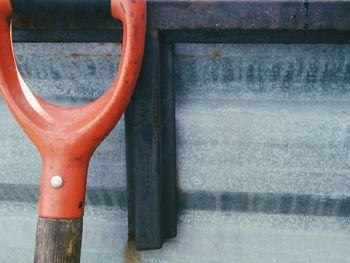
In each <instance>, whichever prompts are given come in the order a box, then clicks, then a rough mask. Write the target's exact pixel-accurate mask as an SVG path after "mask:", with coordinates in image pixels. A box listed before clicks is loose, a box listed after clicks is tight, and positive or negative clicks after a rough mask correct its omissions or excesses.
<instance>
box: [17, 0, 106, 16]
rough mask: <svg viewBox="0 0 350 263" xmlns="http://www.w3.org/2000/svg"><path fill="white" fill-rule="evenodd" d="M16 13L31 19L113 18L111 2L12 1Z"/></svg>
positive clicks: (84, 0)
mask: <svg viewBox="0 0 350 263" xmlns="http://www.w3.org/2000/svg"><path fill="white" fill-rule="evenodd" d="M10 1H11V5H12V8H13V10H14V12H15V13H16V14H18V15H22V16H27V17H31V18H33V19H34V18H38V17H40V18H45V19H52V18H53V19H55V18H59V19H61V20H67V19H68V20H69V19H71V18H91V17H93V18H96V17H99V18H110V19H111V18H112V17H111V4H110V0H74V1H72V0H10Z"/></svg>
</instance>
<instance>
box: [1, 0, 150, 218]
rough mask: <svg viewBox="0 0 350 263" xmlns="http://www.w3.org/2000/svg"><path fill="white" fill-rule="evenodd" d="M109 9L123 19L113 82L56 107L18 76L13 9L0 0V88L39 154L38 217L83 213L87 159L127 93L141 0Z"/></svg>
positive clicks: (139, 42) (133, 73)
mask: <svg viewBox="0 0 350 263" xmlns="http://www.w3.org/2000/svg"><path fill="white" fill-rule="evenodd" d="M111 12H112V16H113V18H115V19H118V20H121V21H122V23H123V48H122V55H121V61H120V65H119V70H118V74H117V76H116V78H115V80H114V82H113V84H112V85H111V87H110V88H109V89H108V90H107V92H106V93H105V94H104V95H103V96H102V97H100V98H99V99H97V100H96V101H94V102H92V103H90V104H88V105H85V106H82V107H59V106H56V105H52V104H49V103H47V102H45V101H44V100H43V99H41V98H40V97H38V96H37V95H35V94H33V93H32V92H31V91H30V89H29V88H28V87H27V85H26V84H25V82H24V81H23V79H22V77H21V75H20V73H19V71H18V69H17V66H16V62H15V58H14V54H13V46H12V34H11V30H12V29H11V28H12V27H11V23H12V14H13V10H12V7H11V3H10V0H0V92H1V94H2V96H3V98H4V100H5V102H6V104H7V105H8V107H9V108H10V110H11V112H12V114H13V115H14V117H15V118H16V120H17V121H18V123H19V124H20V126H21V127H22V128H23V130H24V131H25V133H26V134H27V135H28V136H29V138H30V139H31V140H32V141H33V143H34V144H35V145H36V147H37V148H38V150H39V152H40V155H41V157H42V161H43V167H42V176H41V185H40V198H39V216H40V217H42V218H51V219H76V218H81V217H82V216H83V214H84V197H85V191H86V179H87V170H88V165H89V161H90V158H91V156H92V154H93V152H94V151H95V149H96V148H97V147H98V145H99V144H100V143H101V142H102V140H103V139H104V138H105V137H106V136H107V135H108V133H109V132H110V131H111V130H112V129H113V127H114V126H115V125H116V123H117V122H118V120H119V119H120V117H121V116H122V114H123V112H124V111H125V109H126V107H127V105H128V103H129V101H130V98H131V95H132V93H133V89H134V87H135V84H136V81H137V78H138V74H139V71H140V67H141V62H142V56H143V50H144V42H145V30H146V3H145V0H111Z"/></svg>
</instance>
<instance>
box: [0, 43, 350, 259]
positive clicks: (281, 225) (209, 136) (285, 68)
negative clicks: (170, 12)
mask: <svg viewBox="0 0 350 263" xmlns="http://www.w3.org/2000/svg"><path fill="white" fill-rule="evenodd" d="M15 51H16V56H17V59H18V63H19V67H20V71H21V73H22V74H23V76H24V78H25V80H26V81H27V82H28V84H29V86H30V87H32V88H33V90H35V91H36V92H37V93H38V94H40V95H42V96H43V97H44V98H46V99H48V100H49V101H52V102H55V103H58V104H61V105H81V104H84V103H87V102H89V101H91V100H93V99H95V98H97V97H98V96H100V95H101V94H102V93H103V91H104V90H106V88H107V87H108V86H109V84H110V83H111V82H112V78H113V75H114V72H115V69H116V66H117V63H116V62H117V61H118V56H119V54H120V46H115V45H113V44H93V43H91V44H31V43H27V44H16V45H15ZM349 51H350V47H349V46H347V45H345V46H344V45H343V46H342V45H317V46H315V45H277V44H273V45H272V44H263V45H249V44H239V45H235V44H227V45H192V44H186V45H185V44H181V45H177V46H176V61H175V62H176V63H175V66H176V72H175V80H176V81H175V85H176V93H177V96H176V106H177V110H176V121H177V140H178V145H177V146H178V149H177V151H178V153H177V154H178V163H177V166H178V179H179V189H180V207H182V208H186V209H182V210H180V211H179V212H180V213H179V234H178V237H177V238H175V239H172V240H169V241H168V242H166V243H165V245H164V247H163V249H162V250H156V251H145V252H136V251H135V250H134V249H133V246H132V244H129V243H128V242H127V215H126V211H125V187H126V183H125V177H126V175H125V149H124V147H125V146H124V125H123V122H120V123H119V125H118V126H117V127H116V129H114V131H113V132H112V134H111V135H110V136H109V137H108V138H107V140H106V141H105V142H104V143H103V144H102V145H101V147H100V149H99V150H98V151H97V152H96V154H95V155H94V158H93V160H92V163H91V167H90V170H89V172H90V174H89V179H88V187H89V189H90V192H88V198H87V199H88V206H87V208H86V216H85V219H84V220H85V229H84V236H83V250H82V262H176V263H182V262H220V263H222V262H227V263H256V262H262V263H271V262H285V263H289V262H290V263H292V262H293V263H295V262H298V263H304V262H311V263H313V262H315V263H316V262H317V263H320V262H324V263H328V262H332V263H338V262H339V263H343V262H347V259H348V258H349V257H350V254H349V250H348V247H349V246H350V228H349V226H350V222H349V220H350V199H349V197H350V196H349V186H350V185H349V184H350V180H349V179H350V178H349V158H348V157H349V154H348V150H349V127H350V126H349V113H350V106H349V105H350V103H349V100H350V96H349V95H350V87H349V78H350V75H349V73H350V72H349V71H350V64H349V58H350V55H349V54H350V52H349ZM0 135H1V136H0V183H1V184H2V187H1V188H0V197H4V196H10V198H8V200H6V201H4V200H1V198H0V233H1V234H0V262H4V263H12V262H19V263H21V262H23V263H24V262H29V261H31V259H32V255H33V248H34V231H35V223H36V204H35V195H36V193H35V191H34V192H33V193H32V192H30V191H32V189H37V188H35V187H37V185H38V182H39V177H40V160H39V156H38V154H37V152H36V149H35V148H34V147H33V146H32V145H31V143H30V142H29V140H28V139H27V138H26V137H25V135H24V134H23V133H22V132H21V130H20V129H19V127H18V126H17V124H16V123H15V121H14V120H13V118H12V116H11V115H10V114H9V112H8V111H7V109H6V108H5V106H4V104H3V102H2V101H1V102H0ZM15 184H17V185H18V184H20V185H22V186H18V187H17V188H16V189H17V191H18V192H10V191H11V189H13V188H11V185H15ZM23 184H24V185H23ZM7 186H8V188H7ZM31 186H35V187H34V188H32V187H31ZM94 187H95V188H94ZM96 187H100V188H96ZM99 189H100V190H101V189H102V190H103V193H101V191H99ZM115 189H116V190H117V191H119V192H118V194H117V195H116V197H113V193H114V190H115ZM106 190H107V191H106ZM123 191H124V192H123ZM21 193H25V194H24V195H23V196H25V197H26V198H27V197H28V196H34V197H33V198H31V199H30V200H29V201H31V202H27V201H28V200H24V199H23V198H22V199H21ZM28 193H29V194H28ZM106 195H107V197H108V198H109V196H112V199H111V200H112V201H110V203H108V202H106V201H105V200H104V199H105V196H106ZM120 195H122V196H124V201H122V202H120V199H123V197H120ZM12 196H13V200H17V201H13V200H12V199H11V198H12ZM108 198H107V199H108ZM18 201H21V202H18ZM121 203H123V204H124V206H122V205H121ZM91 204H93V206H91Z"/></svg>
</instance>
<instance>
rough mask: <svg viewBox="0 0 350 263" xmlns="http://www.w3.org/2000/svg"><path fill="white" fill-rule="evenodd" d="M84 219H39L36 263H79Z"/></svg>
mask: <svg viewBox="0 0 350 263" xmlns="http://www.w3.org/2000/svg"><path fill="white" fill-rule="evenodd" d="M82 233H83V219H82V218H80V219H72V220H57V219H45V218H39V219H38V224H37V229H36V240H35V256H34V263H79V262H80V251H81V241H82Z"/></svg>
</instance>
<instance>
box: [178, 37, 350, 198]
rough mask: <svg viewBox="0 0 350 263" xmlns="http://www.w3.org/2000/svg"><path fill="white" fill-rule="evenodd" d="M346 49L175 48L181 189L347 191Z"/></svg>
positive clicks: (349, 108) (349, 90)
mask: <svg viewBox="0 0 350 263" xmlns="http://www.w3.org/2000/svg"><path fill="white" fill-rule="evenodd" d="M349 51H350V47H349V46H347V45H305V44H304V45H303V44H300V45H282V44H257V45H256V44H255V45H253V44H226V45H188V44H186V45H177V48H176V91H177V105H176V106H177V112H176V113H177V116H176V120H177V139H178V175H179V181H180V183H179V184H180V188H181V189H182V190H183V191H185V192H187V191H198V190H205V191H214V192H215V191H216V192H218V191H219V192H220V191H226V192H233V193H235V192H247V193H290V194H297V195H298V194H301V195H304V194H313V195H319V196H328V197H329V196H331V197H347V196H349V194H350V163H349V160H350V159H349V148H350V146H349V145H350V118H349V116H350V103H349V102H350V82H349V80H350V55H349V54H350V52H349Z"/></svg>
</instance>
